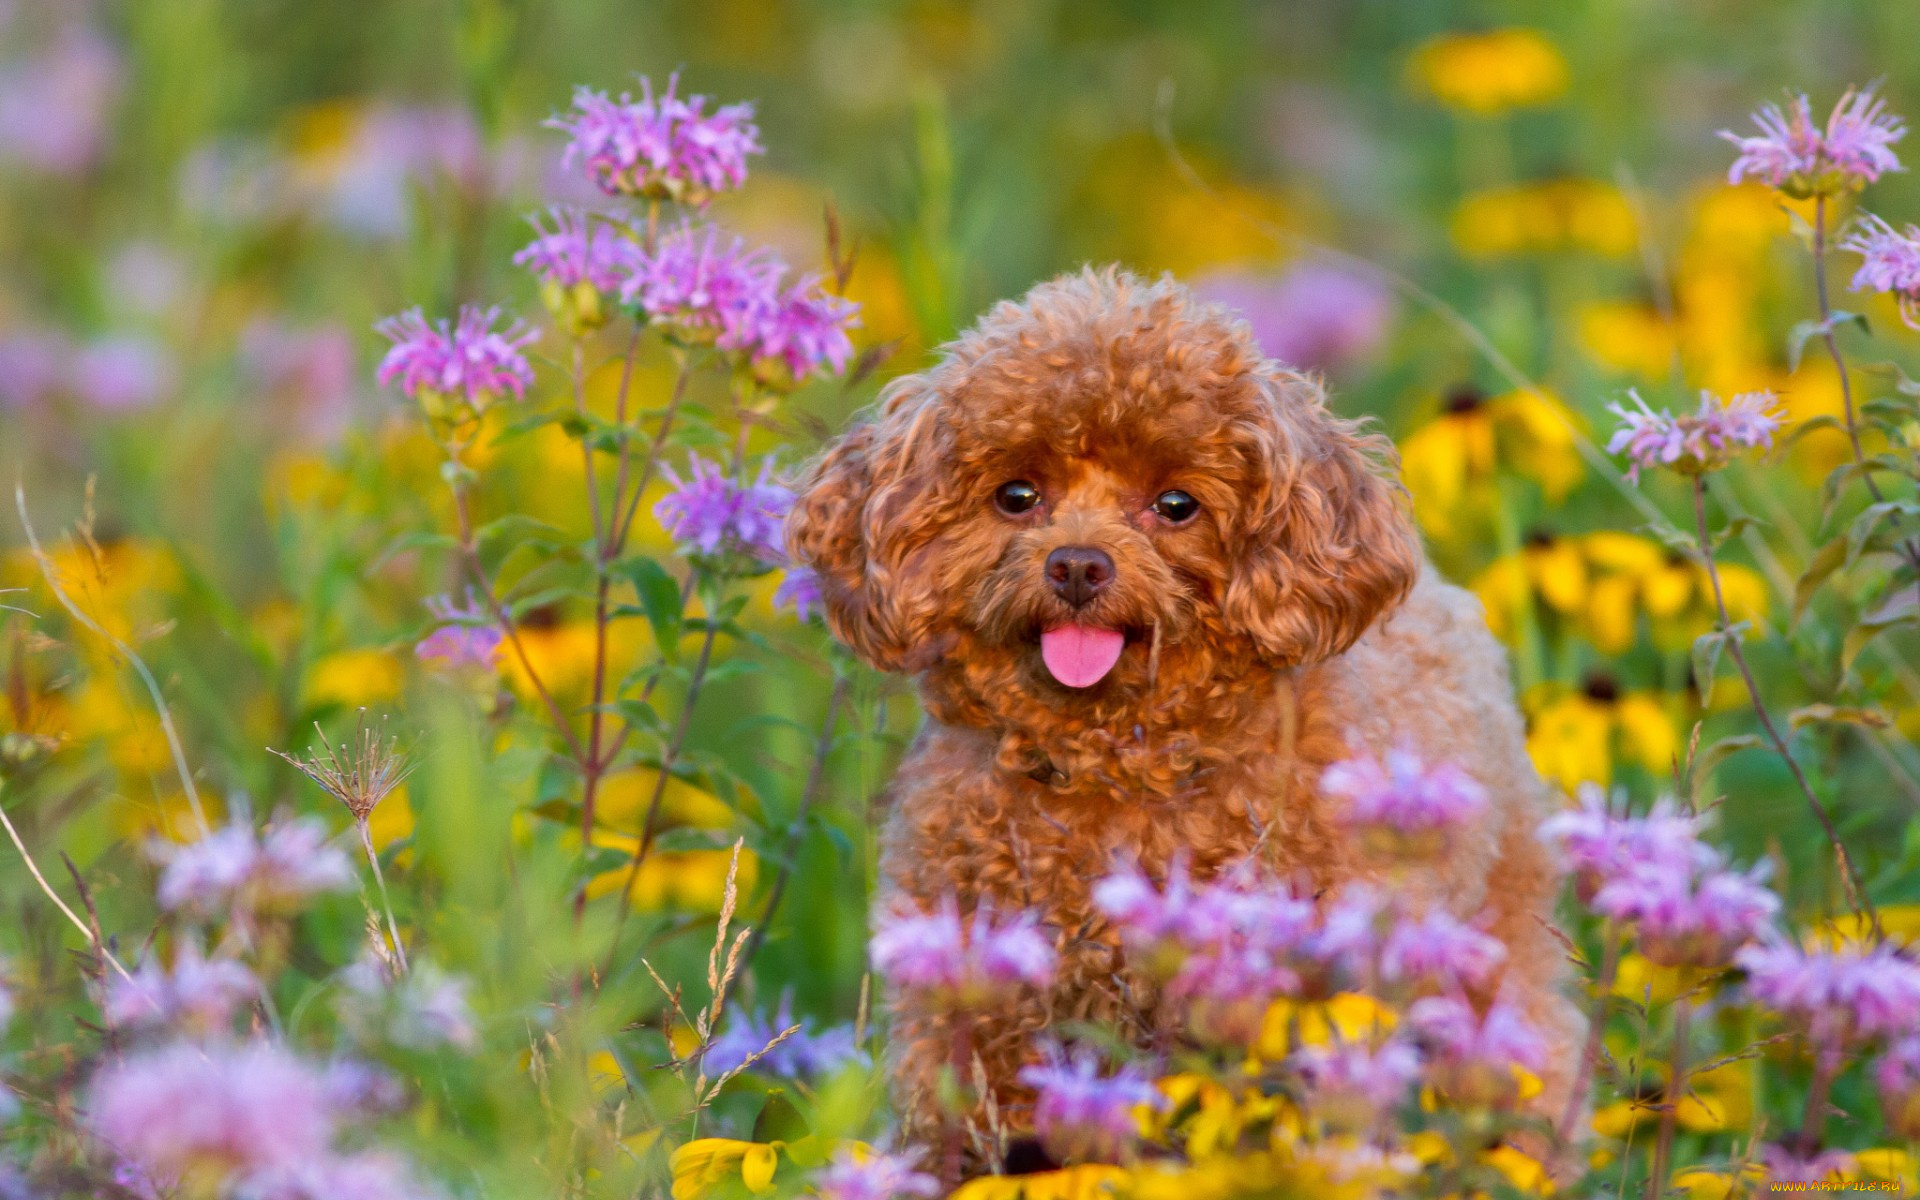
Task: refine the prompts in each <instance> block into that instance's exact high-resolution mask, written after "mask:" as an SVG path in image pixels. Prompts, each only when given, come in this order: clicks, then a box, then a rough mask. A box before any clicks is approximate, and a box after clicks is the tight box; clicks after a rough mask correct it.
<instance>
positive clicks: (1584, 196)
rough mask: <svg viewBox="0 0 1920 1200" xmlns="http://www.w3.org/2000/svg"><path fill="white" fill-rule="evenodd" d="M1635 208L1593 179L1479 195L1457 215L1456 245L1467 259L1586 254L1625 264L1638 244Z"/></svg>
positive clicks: (1616, 191)
mask: <svg viewBox="0 0 1920 1200" xmlns="http://www.w3.org/2000/svg"><path fill="white" fill-rule="evenodd" d="M1639 239H1640V231H1639V224H1638V222H1636V221H1635V220H1634V215H1633V206H1632V205H1631V204H1629V203H1628V202H1627V198H1626V196H1625V195H1623V194H1622V193H1621V191H1620V189H1619V188H1617V187H1614V186H1613V185H1612V184H1609V183H1602V182H1600V181H1599V180H1595V179H1552V180H1546V181H1542V182H1535V183H1519V184H1512V185H1509V186H1506V187H1498V188H1491V189H1488V190H1487V191H1483V192H1476V193H1475V194H1473V195H1471V196H1468V197H1467V198H1466V199H1465V200H1462V201H1461V202H1460V207H1459V208H1457V209H1455V210H1454V214H1453V241H1454V244H1455V245H1456V246H1458V247H1459V248H1460V252H1461V253H1462V254H1464V255H1466V256H1467V257H1468V258H1476V259H1491V258H1513V257H1517V256H1521V255H1530V254H1563V253H1585V254H1599V255H1603V256H1606V257H1610V258H1621V257H1624V256H1626V255H1628V254H1631V253H1633V251H1634V248H1635V247H1636V246H1637V245H1638V244H1639Z"/></svg>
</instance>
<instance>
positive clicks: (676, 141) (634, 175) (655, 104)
mask: <svg viewBox="0 0 1920 1200" xmlns="http://www.w3.org/2000/svg"><path fill="white" fill-rule="evenodd" d="M679 83H680V80H679V77H678V76H677V75H676V76H672V77H670V78H668V80H667V90H666V91H664V92H662V93H661V94H660V95H658V96H656V95H654V93H653V82H652V81H651V80H649V79H647V78H645V77H642V78H641V80H640V99H638V100H635V99H634V98H633V97H632V96H630V95H626V94H624V93H623V94H622V95H621V97H620V98H619V99H618V100H612V99H609V98H608V97H607V96H606V95H605V94H604V93H600V92H595V91H591V90H589V89H587V88H581V89H579V90H578V91H577V92H575V93H574V97H573V108H574V111H573V112H572V113H571V114H569V115H568V116H566V117H555V118H554V119H553V120H551V121H548V122H547V124H548V126H549V127H551V128H554V129H559V130H562V131H564V132H566V133H567V134H569V135H570V136H571V137H572V141H570V142H569V143H568V144H567V149H566V153H565V154H564V155H563V156H562V158H561V162H562V163H563V164H564V165H566V166H572V165H573V164H574V163H576V162H579V163H582V164H584V165H585V166H586V169H587V174H588V176H589V177H590V178H592V180H593V182H594V183H595V184H597V185H599V187H600V190H601V191H604V192H607V193H609V194H612V195H628V196H640V197H644V198H646V199H652V200H673V201H676V202H678V203H681V204H692V205H701V204H705V203H706V202H707V201H708V200H709V199H711V198H712V197H713V194H714V193H715V192H724V191H729V190H731V189H733V188H737V187H739V186H740V185H741V184H742V183H745V182H746V179H747V156H748V155H750V154H760V153H762V152H763V151H762V148H761V146H760V141H759V137H760V131H759V129H757V128H756V127H755V126H754V124H753V105H751V104H729V105H726V106H724V107H722V108H719V109H716V110H715V111H714V112H712V113H711V114H709V113H708V112H707V111H706V106H707V98H706V97H705V96H689V97H687V98H686V99H681V98H680V96H679V95H677V94H676V93H677V90H678V88H679Z"/></svg>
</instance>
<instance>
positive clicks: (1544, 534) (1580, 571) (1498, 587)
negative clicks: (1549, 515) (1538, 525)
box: [1473, 529, 1590, 641]
mask: <svg viewBox="0 0 1920 1200" xmlns="http://www.w3.org/2000/svg"><path fill="white" fill-rule="evenodd" d="M1589 582H1590V572H1589V570H1588V566H1587V558H1586V555H1585V553H1584V552H1583V546H1582V541H1581V539H1580V538H1577V537H1570V538H1569V537H1559V536H1557V535H1555V534H1553V533H1552V532H1550V531H1548V530H1544V529H1536V530H1534V531H1533V532H1531V533H1529V534H1528V535H1527V538H1526V542H1525V544H1524V545H1522V546H1521V548H1520V549H1519V550H1517V551H1515V552H1514V553H1512V554H1507V555H1502V556H1501V557H1500V558H1497V559H1495V560H1494V561H1493V562H1492V563H1491V564H1490V565H1489V566H1488V567H1487V569H1486V570H1485V571H1483V572H1482V573H1481V575H1480V577H1479V578H1478V579H1476V580H1474V583H1473V591H1474V594H1475V595H1477V596H1479V597H1480V603H1481V605H1482V606H1484V607H1485V608H1486V610H1487V627H1488V628H1490V629H1491V630H1493V634H1494V636H1495V637H1497V638H1500V639H1501V640H1502V641H1511V640H1512V639H1513V638H1514V636H1515V635H1516V634H1517V632H1518V630H1519V629H1520V628H1521V624H1522V620H1523V618H1524V617H1525V615H1526V614H1527V612H1528V610H1529V609H1531V608H1532V607H1533V606H1534V605H1536V604H1538V605H1541V606H1544V607H1545V608H1546V609H1547V610H1548V611H1550V612H1554V613H1557V614H1559V615H1560V616H1561V617H1563V618H1566V619H1568V620H1576V619H1578V618H1580V617H1581V616H1582V615H1583V614H1584V612H1585V609H1586V605H1587V597H1588V594H1589V590H1590V589H1589Z"/></svg>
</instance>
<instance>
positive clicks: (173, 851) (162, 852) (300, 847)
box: [154, 817, 353, 921]
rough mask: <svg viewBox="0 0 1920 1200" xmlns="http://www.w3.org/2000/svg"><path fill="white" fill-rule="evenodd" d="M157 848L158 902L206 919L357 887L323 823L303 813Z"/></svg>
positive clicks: (273, 910)
mask: <svg viewBox="0 0 1920 1200" xmlns="http://www.w3.org/2000/svg"><path fill="white" fill-rule="evenodd" d="M154 853H155V856H156V857H158V858H159V859H160V860H161V861H163V862H164V863H165V864H166V865H165V867H164V868H163V869H162V871H161V873H160V887H159V892H158V898H159V901H160V906H161V907H162V908H166V909H172V910H178V911H185V912H190V913H193V914H195V915H197V916H201V917H212V916H219V915H231V916H232V917H233V918H234V919H236V920H242V921H245V920H251V919H252V918H254V917H258V916H269V915H281V914H285V913H289V912H291V911H293V910H294V909H295V908H298V907H299V906H300V905H301V904H302V903H304V902H305V901H306V900H307V899H308V898H309V897H311V896H313V895H316V894H318V893H320V892H329V891H337V890H340V889H342V888H347V887H351V886H352V885H353V868H352V867H351V866H350V865H349V864H348V861H347V857H346V855H344V854H342V853H341V852H340V851H339V850H337V849H335V848H334V847H332V846H330V845H328V844H327V830H326V827H325V826H324V825H322V824H321V823H320V822H319V821H316V820H314V819H312V818H306V817H303V818H301V819H299V820H293V821H282V822H280V823H278V824H276V825H273V826H271V827H270V828H269V829H268V830H267V832H266V836H265V837H261V836H259V835H258V834H256V833H255V832H254V829H253V826H252V825H250V824H246V823H244V822H241V821H235V822H234V823H233V824H231V825H227V826H224V827H222V828H220V829H216V830H214V831H213V832H212V833H209V834H208V835H207V836H205V837H203V838H201V839H200V840H199V841H197V842H189V843H188V844H186V845H184V846H174V845H170V844H164V843H163V844H159V845H156V846H155V847H154Z"/></svg>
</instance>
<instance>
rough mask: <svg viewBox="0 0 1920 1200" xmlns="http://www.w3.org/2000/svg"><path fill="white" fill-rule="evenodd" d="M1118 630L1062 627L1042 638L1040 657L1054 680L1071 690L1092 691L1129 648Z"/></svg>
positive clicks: (1080, 626)
mask: <svg viewBox="0 0 1920 1200" xmlns="http://www.w3.org/2000/svg"><path fill="white" fill-rule="evenodd" d="M1126 644H1127V638H1126V635H1125V634H1123V633H1121V632H1120V631H1119V630H1118V629H1092V628H1089V627H1087V626H1085V625H1062V626H1060V627H1059V628H1058V629H1049V630H1047V631H1046V632H1045V633H1043V634H1041V635H1040V657H1041V658H1042V659H1043V660H1045V662H1046V664H1047V670H1049V671H1051V672H1053V677H1054V678H1055V679H1058V680H1059V681H1060V682H1061V683H1064V684H1066V685H1067V686H1068V687H1075V688H1083V687H1092V686H1093V685H1094V684H1096V683H1099V682H1100V681H1101V680H1102V679H1105V678H1106V676H1107V672H1108V671H1111V670H1113V664H1114V663H1117V662H1119V661H1120V651H1121V650H1123V649H1125V648H1126Z"/></svg>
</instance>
